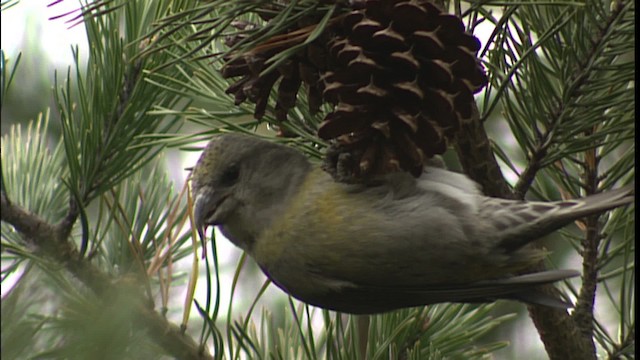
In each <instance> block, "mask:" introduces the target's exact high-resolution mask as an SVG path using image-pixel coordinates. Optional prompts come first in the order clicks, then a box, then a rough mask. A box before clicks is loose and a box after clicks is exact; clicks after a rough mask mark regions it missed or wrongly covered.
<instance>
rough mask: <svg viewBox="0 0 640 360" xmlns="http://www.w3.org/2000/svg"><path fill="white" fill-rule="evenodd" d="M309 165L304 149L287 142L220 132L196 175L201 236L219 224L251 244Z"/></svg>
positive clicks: (243, 243)
mask: <svg viewBox="0 0 640 360" xmlns="http://www.w3.org/2000/svg"><path fill="white" fill-rule="evenodd" d="M310 168H311V165H310V163H309V162H308V160H307V159H306V158H305V156H304V155H302V154H301V153H300V152H298V151H296V150H293V149H291V148H288V147H286V146H283V145H279V144H275V143H272V142H269V141H266V140H261V139H258V138H256V137H252V136H248V135H240V134H224V135H219V136H216V137H215V138H214V139H213V140H211V142H210V143H209V144H208V145H207V147H206V149H205V150H204V152H203V153H202V155H201V156H200V159H199V160H198V162H197V164H196V166H195V167H194V169H193V173H192V176H191V180H192V190H193V196H194V199H195V200H194V217H195V223H196V227H197V230H198V233H199V234H200V237H201V238H204V234H205V231H206V229H207V227H208V226H210V225H213V226H219V227H220V229H221V230H222V232H223V234H224V235H225V236H226V237H227V238H229V240H231V241H232V242H234V243H235V244H236V245H237V246H239V247H241V248H243V249H245V250H249V248H250V247H251V245H252V244H253V242H254V241H255V239H256V237H257V236H258V235H259V234H260V232H261V231H262V230H264V229H265V227H266V226H268V225H269V224H270V222H271V221H272V220H273V219H274V217H276V216H278V215H279V213H281V210H282V207H283V206H285V205H286V202H287V201H288V198H289V197H290V196H291V195H292V194H294V193H295V191H296V190H297V189H298V187H299V185H300V184H301V182H302V181H303V179H304V177H305V176H306V175H307V173H308V172H309V170H310Z"/></svg>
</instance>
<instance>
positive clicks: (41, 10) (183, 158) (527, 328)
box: [0, 0, 615, 359]
mask: <svg viewBox="0 0 640 360" xmlns="http://www.w3.org/2000/svg"><path fill="white" fill-rule="evenodd" d="M49 3H51V1H25V0H23V1H20V2H19V3H18V4H17V5H15V6H14V7H12V8H9V9H7V10H3V11H2V19H1V20H2V21H1V22H0V24H1V29H2V32H1V36H2V49H3V50H4V51H5V53H6V54H7V55H8V56H9V58H15V55H16V54H17V52H18V51H22V52H23V57H28V55H29V54H28V53H27V52H28V51H29V44H38V43H39V46H40V47H41V48H42V49H43V51H44V52H45V53H46V55H47V57H48V58H46V59H40V60H39V61H41V64H42V66H43V67H48V68H49V67H52V68H55V69H57V70H58V71H65V72H66V69H67V67H68V66H69V65H71V64H72V62H73V58H72V55H71V45H76V44H77V45H79V47H80V54H81V55H86V52H87V51H86V37H85V33H84V28H83V26H82V24H80V25H78V26H75V27H73V28H69V26H70V24H66V23H65V20H66V19H70V18H71V17H66V18H63V19H58V20H48V19H49V18H50V17H54V16H57V15H60V14H63V13H66V12H68V11H71V10H74V9H75V8H76V7H77V5H76V4H77V3H76V2H75V1H62V2H60V3H58V4H56V5H54V6H52V7H47V4H49ZM483 25H484V24H483ZM487 30H488V31H487V32H486V33H487V34H488V33H489V32H490V29H487ZM477 35H480V36H479V37H481V38H482V33H480V34H477ZM481 41H482V42H483V43H484V42H485V41H484V39H481ZM51 76H52V75H51ZM13 86H17V84H15V83H14V84H13ZM42 110H44V109H42ZM198 156H199V154H198V153H195V152H182V153H180V154H178V153H171V154H168V155H167V158H168V161H171V162H172V163H174V164H175V163H176V162H179V163H181V165H180V169H182V168H184V167H187V166H192V165H193V164H195V162H196V160H197V158H198ZM186 175H187V172H186V171H180V172H173V173H172V177H173V180H174V181H176V183H177V184H176V188H177V189H180V188H181V186H182V183H184V181H185V177H186ZM514 179H515V176H514V175H513V174H511V179H510V180H514ZM217 244H218V255H219V261H220V265H221V268H222V269H226V270H229V271H226V272H225V273H224V275H223V277H222V291H223V293H222V294H221V296H222V304H221V309H226V307H227V306H228V300H229V290H230V286H231V281H232V276H233V270H234V269H235V264H236V262H237V259H238V257H239V255H240V251H239V250H238V249H236V248H235V247H234V246H233V245H232V244H231V243H230V242H228V241H226V240H225V239H224V238H222V236H219V237H218V241H217ZM191 261H192V259H191V258H186V259H185V261H183V264H182V266H181V267H182V269H183V270H184V271H190V268H191V266H190V263H191ZM566 265H569V266H568V268H574V269H579V268H580V262H579V257H577V258H574V259H573V260H571V263H570V264H566ZM200 274H203V271H202V270H201V272H200ZM242 280H243V279H241V281H242ZM257 283H258V284H261V281H257ZM7 285H8V284H7V283H6V282H5V284H3V287H2V294H3V295H4V293H5V292H6V291H7V290H8V289H7V287H10V286H7ZM258 289H259V285H257V286H256V288H255V292H254V293H251V294H246V298H248V299H252V298H253V296H254V295H255V293H257V291H258ZM204 291H205V285H204V284H200V285H199V286H198V288H197V292H196V299H200V300H201V301H203V300H204V299H205V293H204ZM242 291H244V290H242ZM276 294H278V295H276ZM280 294H282V292H280V291H279V290H278V289H276V288H275V287H274V286H271V288H270V290H269V291H268V293H267V294H265V297H267V298H268V297H272V296H279V295H280ZM183 301H184V294H176V293H175V292H174V293H173V301H172V304H170V305H173V306H175V307H177V308H181V307H182V303H183ZM523 306H524V305H523ZM599 310H600V309H599ZM235 313H236V316H238V317H239V316H240V315H242V316H243V317H244V315H245V312H244V311H242V312H235ZM180 318H181V314H178V318H176V319H174V320H175V321H176V322H179V321H180ZM192 318H198V315H196V310H195V308H194V309H193V310H192ZM614 324H615V322H614ZM511 336H512V339H511V340H512V344H511V350H510V351H508V353H510V354H528V355H527V358H528V359H538V358H539V359H544V358H546V354H545V352H544V349H543V348H542V344H541V343H540V340H539V338H538V334H537V331H536V329H535V328H534V327H533V324H532V323H531V321H530V320H529V319H527V320H526V321H523V322H521V323H520V324H519V327H518V332H517V333H515V334H511ZM500 353H502V352H499V353H498V354H497V356H496V359H508V358H510V357H504V356H501V355H499V354H500Z"/></svg>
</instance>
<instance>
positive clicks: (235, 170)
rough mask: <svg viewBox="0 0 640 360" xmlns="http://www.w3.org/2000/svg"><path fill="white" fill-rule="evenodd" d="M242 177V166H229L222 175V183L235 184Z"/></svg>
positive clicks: (226, 184)
mask: <svg viewBox="0 0 640 360" xmlns="http://www.w3.org/2000/svg"><path fill="white" fill-rule="evenodd" d="M239 177H240V167H239V166H237V165H231V166H229V167H228V168H227V169H226V170H225V171H224V172H223V173H222V176H221V177H220V183H221V184H222V185H224V186H230V185H233V184H234V183H235V182H236V181H237V180H238V178H239Z"/></svg>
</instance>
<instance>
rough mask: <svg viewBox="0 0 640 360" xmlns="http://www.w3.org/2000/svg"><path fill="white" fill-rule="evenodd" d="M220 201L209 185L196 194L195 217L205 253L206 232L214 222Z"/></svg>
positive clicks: (204, 253) (203, 254)
mask: <svg viewBox="0 0 640 360" xmlns="http://www.w3.org/2000/svg"><path fill="white" fill-rule="evenodd" d="M218 203H219V199H217V198H216V196H215V191H213V189H211V188H209V187H205V188H202V189H200V190H198V192H196V194H195V201H194V205H193V218H194V220H195V225H196V231H197V232H198V236H199V237H200V242H201V244H202V249H203V253H202V256H203V257H204V256H205V255H206V242H205V240H206V232H207V228H208V227H209V225H214V224H213V223H212V217H213V215H214V214H215V211H216V209H217V206H218Z"/></svg>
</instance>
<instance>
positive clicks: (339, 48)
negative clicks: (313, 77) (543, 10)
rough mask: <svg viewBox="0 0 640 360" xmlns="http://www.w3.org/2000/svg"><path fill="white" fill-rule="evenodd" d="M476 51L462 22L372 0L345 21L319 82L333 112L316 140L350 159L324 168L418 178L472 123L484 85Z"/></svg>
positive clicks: (430, 10) (428, 8)
mask: <svg viewBox="0 0 640 360" xmlns="http://www.w3.org/2000/svg"><path fill="white" fill-rule="evenodd" d="M334 29H338V26H336V27H334ZM479 48H480V43H479V42H478V40H477V39H476V38H475V37H473V36H472V35H469V34H466V33H465V32H464V26H463V24H462V22H461V21H460V19H458V18H457V17H455V16H452V15H447V14H443V13H442V12H441V11H440V10H439V9H438V8H437V7H436V6H434V5H432V4H431V3H430V2H428V1H419V0H404V1H402V0H400V1H397V0H396V1H392V0H369V1H366V2H364V4H363V8H362V9H360V10H354V11H352V12H350V13H349V14H348V15H346V16H345V17H344V18H343V20H342V22H341V24H340V28H339V30H338V31H336V36H335V37H334V38H333V39H332V41H331V42H330V43H329V55H330V59H329V64H330V65H329V66H328V68H329V69H330V70H329V71H327V72H325V73H324V74H323V77H322V81H323V85H324V91H323V95H324V98H325V100H327V101H330V102H332V103H334V104H335V105H336V106H335V110H334V111H333V112H332V113H330V114H329V115H328V116H327V117H326V119H325V121H324V122H323V123H322V124H321V125H320V128H319V130H318V135H319V136H320V137H321V138H323V139H334V140H335V142H334V143H333V147H334V148H333V149H332V153H334V154H335V153H338V154H340V153H349V154H350V156H349V157H348V158H349V164H340V165H339V164H335V162H336V161H340V160H339V159H338V157H335V156H334V157H333V158H329V157H328V158H327V164H325V166H326V168H327V169H328V170H329V171H332V169H333V171H332V173H333V174H334V175H337V176H338V177H339V178H341V179H344V178H347V177H349V176H352V177H355V178H367V177H370V176H374V175H377V174H384V173H387V172H390V171H395V170H398V169H403V170H406V171H409V172H411V173H412V174H413V175H415V176H419V175H420V174H421V172H422V168H423V163H424V161H425V160H427V159H428V158H430V157H432V156H434V155H437V154H442V153H443V152H444V151H445V150H446V146H447V141H449V140H450V139H452V138H453V135H454V134H455V132H456V131H457V129H458V128H459V126H460V121H462V119H466V118H470V117H471V105H472V102H473V101H474V100H473V94H474V93H475V92H477V91H479V90H480V89H481V88H482V87H483V86H484V85H486V82H487V79H486V76H485V75H484V71H483V68H482V66H481V65H480V64H479V62H478V60H477V59H476V53H477V51H478V50H479ZM343 158H347V157H343ZM338 168H340V170H338ZM346 169H350V171H351V174H344V171H345V170H346Z"/></svg>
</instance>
